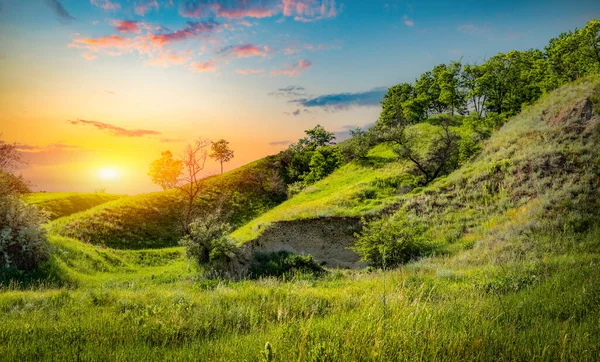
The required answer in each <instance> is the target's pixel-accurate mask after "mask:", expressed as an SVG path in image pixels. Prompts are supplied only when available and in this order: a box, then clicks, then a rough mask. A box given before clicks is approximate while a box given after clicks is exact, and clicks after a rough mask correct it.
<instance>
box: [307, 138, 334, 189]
mask: <svg viewBox="0 0 600 362" xmlns="http://www.w3.org/2000/svg"><path fill="white" fill-rule="evenodd" d="M341 164H342V154H341V153H340V151H339V149H338V148H337V147H335V146H330V147H321V148H319V149H317V150H316V151H315V152H314V153H313V155H312V157H311V159H310V163H309V167H310V171H309V172H308V174H307V175H306V176H304V177H303V179H304V181H305V182H306V183H309V184H311V183H314V182H316V181H319V180H321V179H323V178H325V177H326V176H328V175H329V174H331V173H332V172H333V171H335V169H337V168H338V167H340V166H341Z"/></svg>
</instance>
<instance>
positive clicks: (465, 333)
mask: <svg viewBox="0 0 600 362" xmlns="http://www.w3.org/2000/svg"><path fill="white" fill-rule="evenodd" d="M505 232H507V233H510V232H509V231H505ZM506 235H512V234H506ZM56 242H57V241H56V240H55V243H56ZM59 242H64V243H68V242H69V241H68V240H64V239H63V240H62V241H59ZM488 242H489V240H488ZM488 242H482V243H481V244H478V245H476V246H475V247H474V248H473V249H472V250H470V251H467V252H465V253H463V254H461V255H459V256H454V257H433V258H428V259H425V260H422V261H420V262H418V263H414V264H410V265H407V266H405V267H403V268H401V269H398V270H394V271H387V272H377V273H367V272H351V271H344V272H342V271H332V272H330V274H329V275H328V276H327V277H325V278H323V279H313V278H310V277H298V278H297V279H295V280H292V281H287V282H284V281H277V280H275V279H264V280H259V281H242V282H217V281H206V280H202V279H198V278H196V277H195V276H194V275H195V274H194V273H193V272H190V273H186V272H185V267H183V264H182V263H183V262H184V261H183V259H180V258H178V257H175V258H174V259H173V258H165V259H162V258H161V259H162V260H163V262H165V263H161V264H162V265H159V266H157V267H156V268H159V269H154V270H153V272H152V273H150V272H149V271H142V270H144V269H146V268H145V267H143V265H144V264H143V263H142V264H137V262H136V261H135V258H131V257H130V256H127V257H124V258H125V259H127V258H129V259H127V260H125V259H123V260H125V261H126V263H125V264H123V265H120V266H118V267H116V269H113V270H111V271H102V270H101V269H102V268H98V267H94V268H89V267H86V266H85V265H84V264H79V265H74V266H72V267H71V269H72V271H76V270H77V271H78V274H77V275H76V274H72V277H75V279H77V280H78V282H79V287H78V288H75V289H73V288H44V287H38V288H35V289H31V290H19V289H14V288H8V289H4V290H3V291H2V293H0V356H3V357H2V359H3V360H8V361H17V360H18V361H26V360H75V359H77V360H130V361H140V360H190V359H191V360H218V361H237V360H248V361H256V360H260V358H261V355H260V351H261V350H262V348H263V346H264V344H265V342H267V341H268V342H269V343H271V345H272V346H273V347H274V350H275V352H276V360H278V361H288V360H301V361H304V360H321V361H326V360H331V361H334V360H335V361H338V360H355V361H362V360H364V361H367V360H368V361H370V360H374V361H389V360H481V361H486V360H573V361H592V360H595V358H596V357H597V356H598V355H599V354H600V344H599V343H598V341H599V340H600V324H599V318H600V271H599V269H598V265H599V264H600V253H599V252H598V250H600V248H599V247H600V230H599V229H598V228H594V229H592V230H590V231H588V232H586V233H581V234H573V233H559V234H555V233H554V234H547V235H544V234H537V235H534V236H521V237H518V238H514V237H511V238H510V241H509V240H508V239H507V241H504V242H501V243H496V244H495V245H494V248H489V243H488ZM73 243H74V244H73V245H76V246H75V248H76V249H77V248H79V247H80V246H78V245H77V244H76V242H75V241H73ZM81 247H84V246H81ZM86 247H87V246H86ZM80 251H81V252H83V253H85V252H88V253H90V258H94V257H97V256H98V252H101V251H102V250H101V249H96V250H95V252H94V251H93V250H87V249H81V250H80ZM107 252H109V253H112V251H107ZM121 253H126V252H121ZM111 256H112V255H111ZM78 259H80V258H79V257H78ZM82 263H83V262H82ZM150 268H152V267H150ZM160 268H163V269H162V272H163V274H162V275H163V277H160V276H157V275H160V274H159V273H157V271H159V270H161V269H160ZM127 269H129V270H127ZM148 270H151V269H148ZM84 271H85V272H84ZM182 271H183V273H182ZM109 275H111V276H112V278H108V277H107V276H109ZM164 275H170V278H164Z"/></svg>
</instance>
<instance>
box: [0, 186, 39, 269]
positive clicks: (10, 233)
mask: <svg viewBox="0 0 600 362" xmlns="http://www.w3.org/2000/svg"><path fill="white" fill-rule="evenodd" d="M46 221H47V215H46V213H45V212H43V211H40V210H39V209H38V208H37V207H35V206H33V205H29V204H26V203H25V202H23V201H22V200H21V199H20V198H19V197H18V196H17V195H0V270H1V271H2V272H4V269H16V270H33V269H36V268H37V267H38V266H39V265H40V264H41V263H42V262H43V261H44V260H46V259H47V258H48V253H49V249H50V247H49V244H48V241H47V239H46V231H45V230H44V229H43V228H42V224H44V223H45V222H46Z"/></svg>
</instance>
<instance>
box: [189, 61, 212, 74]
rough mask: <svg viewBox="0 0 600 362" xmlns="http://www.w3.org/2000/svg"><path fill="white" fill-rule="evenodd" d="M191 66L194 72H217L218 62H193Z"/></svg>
mask: <svg viewBox="0 0 600 362" xmlns="http://www.w3.org/2000/svg"><path fill="white" fill-rule="evenodd" d="M190 68H191V69H192V70H193V71H194V72H216V71H217V64H216V61H215V60H208V61H206V62H192V63H191V64H190Z"/></svg>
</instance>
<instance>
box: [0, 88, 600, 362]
mask: <svg viewBox="0 0 600 362" xmlns="http://www.w3.org/2000/svg"><path fill="white" fill-rule="evenodd" d="M599 84H600V79H598V78H587V79H583V80H580V81H578V82H576V83H574V84H571V85H568V86H565V87H563V88H560V89H559V90H557V91H556V92H554V93H553V94H551V95H549V96H546V97H544V98H542V99H541V100H540V102H538V103H537V104H536V105H533V106H531V107H528V108H527V109H525V110H524V111H523V112H522V113H521V114H520V115H519V116H517V117H515V118H513V119H511V120H510V121H509V122H508V123H507V124H505V125H504V126H503V127H502V128H501V129H500V130H499V131H497V132H496V133H494V134H493V135H492V137H491V138H490V139H489V140H487V141H486V142H485V144H484V145H483V149H482V152H481V153H480V154H479V155H478V156H477V157H476V158H475V159H474V160H473V161H472V162H470V163H468V164H467V165H465V166H464V167H462V168H460V169H459V170H457V171H455V172H453V173H452V174H450V175H448V176H447V177H444V178H441V179H439V180H437V181H435V182H434V183H432V184H431V185H429V186H427V187H423V188H418V189H414V190H412V191H410V192H408V193H405V192H389V193H387V191H385V190H386V189H387V186H382V187H380V190H382V191H380V190H379V189H378V190H375V191H374V192H375V195H376V196H375V197H373V198H371V199H369V201H365V202H364V203H361V204H350V203H349V204H347V206H346V207H344V205H345V204H344V203H343V202H344V201H343V200H347V199H352V198H354V197H355V195H356V194H357V193H360V192H363V191H364V190H365V189H368V188H372V187H375V186H374V185H375V184H374V180H376V179H378V178H383V179H385V178H393V177H398V176H401V175H402V172H403V168H402V167H404V166H402V164H401V163H398V162H395V161H394V159H393V157H392V154H391V153H390V152H389V150H386V149H385V148H383V147H381V146H379V147H377V148H376V149H374V150H372V153H371V156H372V158H375V159H377V160H379V161H380V163H379V164H377V166H370V165H358V164H356V163H355V164H349V165H346V166H343V167H342V168H341V169H339V170H338V171H336V172H335V173H334V174H332V175H331V176H329V177H328V178H326V179H324V180H322V181H320V182H319V183H317V184H315V185H314V186H313V188H312V189H310V188H309V189H307V190H305V191H304V192H303V193H301V194H299V195H297V196H295V197H294V198H292V199H290V200H288V201H287V202H285V203H283V204H281V205H280V206H279V207H276V208H274V209H272V211H271V212H267V213H265V214H263V216H259V217H258V218H257V219H256V220H254V221H252V222H251V223H249V224H247V225H246V226H244V227H242V228H241V229H240V230H241V231H240V230H238V232H237V235H238V236H239V235H240V234H241V235H247V233H252V232H253V231H250V232H247V231H243V230H248V228H249V230H252V227H250V226H251V225H253V224H254V225H258V223H266V222H270V221H276V220H283V219H286V218H298V219H300V218H303V217H305V216H306V217H308V216H309V215H317V216H319V215H322V216H329V215H335V213H336V212H341V213H342V214H343V213H347V214H345V215H364V214H368V213H373V215H375V214H374V212H376V211H377V210H381V208H382V207H384V206H391V205H393V208H390V212H388V213H387V214H386V215H385V216H382V217H383V218H388V219H385V220H388V222H387V224H388V225H398V224H400V225H402V222H404V221H405V220H407V217H408V219H409V220H417V221H418V222H419V223H420V225H421V227H420V228H419V229H418V230H422V233H423V237H424V238H425V239H427V242H429V243H431V245H434V246H436V247H435V248H433V249H432V253H430V254H429V255H428V256H427V257H424V258H422V259H420V260H416V261H413V262H411V263H408V264H406V265H404V266H402V267H400V268H397V269H394V270H386V268H384V269H383V270H377V271H369V270H366V269H365V270H329V272H328V273H327V274H326V275H325V276H323V277H320V278H316V277H314V276H310V275H301V274H297V275H296V276H294V277H293V278H291V279H289V280H282V279H275V278H266V279H260V280H256V281H252V280H241V281H227V280H218V279H206V278H204V277H202V276H201V273H199V271H198V270H197V269H196V268H197V267H196V266H195V265H194V264H192V263H190V262H189V261H188V260H187V259H186V258H185V256H184V249H183V248H179V247H168V248H162V249H161V248H152V249H144V248H142V247H141V245H139V244H134V246H130V247H129V248H127V247H126V246H127V244H126V243H125V241H124V242H123V243H122V244H120V249H115V248H107V247H105V246H102V245H95V244H93V243H90V242H84V241H88V240H84V239H82V238H80V237H79V236H80V235H87V234H85V233H84V231H82V230H84V229H85V228H88V227H89V226H88V225H92V224H90V223H91V222H92V221H89V220H90V219H93V218H95V217H96V216H95V215H98V213H99V210H102V209H103V208H112V207H113V206H111V204H114V205H118V204H120V203H127V202H129V201H127V199H121V200H117V201H114V202H112V203H107V204H104V205H101V206H98V207H96V208H93V209H90V210H89V211H85V212H83V213H79V214H74V215H72V216H71V217H68V218H63V219H61V220H71V221H69V225H70V227H76V229H77V231H76V233H74V234H73V236H77V237H76V238H69V237H66V236H59V235H57V233H56V229H54V227H55V226H54V225H51V226H50V227H49V229H50V231H51V235H50V241H51V243H52V245H53V247H54V249H55V250H54V255H55V256H54V258H53V259H52V260H51V261H50V262H49V264H48V265H46V271H47V274H48V276H49V277H48V278H47V279H45V280H44V281H43V282H42V283H39V282H35V281H30V282H29V283H25V284H18V283H11V284H6V283H4V284H2V290H1V291H0V356H2V358H1V359H3V360H8V361H29V360H123V361H142V360H214V361H264V359H263V356H262V354H261V352H262V351H263V350H264V348H265V347H264V346H265V343H266V342H269V344H270V345H271V346H272V348H273V350H274V352H275V360H276V361H291V360H295V361H395V360H406V361H447V360H469V361H490V360H500V361H531V360H539V361H548V360H551V361H554V360H556V361H559V360H560V361H596V360H598V356H600V269H599V266H600V222H599V220H600V218H599V216H600V195H599V194H598V190H599V189H600V157H599V156H600V154H599V153H600V150H599V149H598V147H597V145H598V140H600V122H599V121H598V120H599V119H600V118H598V114H597V113H596V115H595V117H596V118H592V119H590V120H587V121H585V122H584V121H582V120H581V117H580V116H579V115H578V114H575V115H574V116H573V117H570V116H569V114H571V113H573V112H571V113H569V112H570V110H571V109H575V110H577V108H576V107H575V108H574V107H572V105H573V104H577V103H578V102H579V101H580V100H581V99H585V98H586V97H588V96H590V95H592V94H598V93H599V88H598V87H599ZM565 115H566V116H565ZM380 185H385V183H380ZM379 192H381V193H379ZM340 206H341V209H338V208H339V207H340ZM147 209H149V208H148V207H147ZM128 210H133V209H132V208H128ZM336 210H338V211H336ZM340 210H341V211H340ZM391 210H394V211H391ZM113 211H114V210H113ZM111 212H112V211H111ZM112 215H119V214H114V213H113V214H112ZM126 215H127V214H126V213H123V214H122V215H120V216H119V217H120V218H123V219H126V218H127V216H126ZM61 220H57V221H54V222H53V223H57V222H60V221H61ZM72 220H82V224H81V227H79V226H77V225H76V224H73V223H71V222H72ZM83 220H87V221H85V222H84V221H83ZM119 220H120V219H119ZM94 222H95V221H94ZM249 225H250V226H249ZM84 226H85V227H84ZM123 227H125V226H123ZM107 230H115V228H114V225H111V226H110V227H109V228H108V229H107ZM109 232H111V231H106V233H107V235H108V233H109ZM98 235H102V233H100V234H98ZM88 237H89V238H90V240H89V241H92V242H93V241H94V240H96V239H94V238H95V236H92V234H89V236H88ZM80 239H82V240H80ZM96 244H102V243H98V242H96ZM131 249H139V250H131Z"/></svg>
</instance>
